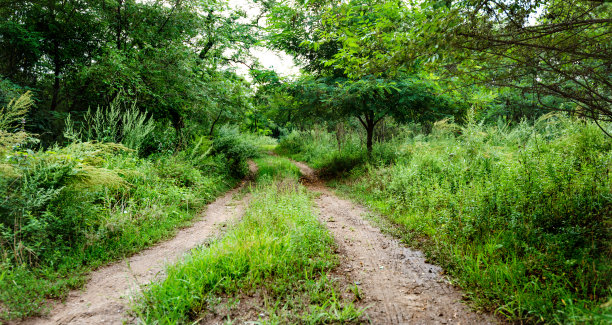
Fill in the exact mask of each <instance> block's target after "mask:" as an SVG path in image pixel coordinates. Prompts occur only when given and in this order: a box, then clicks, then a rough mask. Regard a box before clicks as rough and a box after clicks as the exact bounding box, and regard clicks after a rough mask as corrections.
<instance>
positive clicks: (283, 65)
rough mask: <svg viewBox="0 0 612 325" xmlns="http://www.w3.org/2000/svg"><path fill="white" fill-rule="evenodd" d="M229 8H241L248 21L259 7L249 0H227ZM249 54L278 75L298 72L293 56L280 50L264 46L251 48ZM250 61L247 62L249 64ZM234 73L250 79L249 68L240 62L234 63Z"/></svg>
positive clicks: (263, 20) (256, 12)
mask: <svg viewBox="0 0 612 325" xmlns="http://www.w3.org/2000/svg"><path fill="white" fill-rule="evenodd" d="M228 3H229V6H230V8H234V9H241V10H243V11H244V12H246V14H247V17H248V19H247V20H248V21H250V20H251V19H253V18H255V17H257V15H259V14H260V10H259V7H258V6H257V5H256V4H254V3H253V2H252V1H250V0H228ZM261 23H265V19H263V18H262V19H261V20H260V24H261ZM251 54H252V55H253V56H254V57H255V58H257V59H258V60H259V63H260V64H261V65H262V66H263V67H264V68H266V69H273V70H274V71H276V73H278V74H279V75H280V76H283V77H290V76H295V75H297V74H299V73H300V69H299V67H297V66H296V65H295V64H294V62H293V58H292V57H291V56H290V55H288V54H287V53H284V52H282V51H272V50H269V49H266V48H264V47H256V48H253V49H251ZM250 63H251V62H249V64H250ZM234 67H235V68H236V73H238V74H240V75H242V76H244V77H246V78H247V79H249V80H250V76H249V70H248V68H247V67H246V66H244V65H242V64H234Z"/></svg>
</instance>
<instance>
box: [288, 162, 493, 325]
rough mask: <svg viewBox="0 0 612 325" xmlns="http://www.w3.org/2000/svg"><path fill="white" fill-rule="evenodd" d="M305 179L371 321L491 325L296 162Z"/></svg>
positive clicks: (419, 258)
mask: <svg viewBox="0 0 612 325" xmlns="http://www.w3.org/2000/svg"><path fill="white" fill-rule="evenodd" d="M294 163H295V164H296V165H297V166H298V167H299V168H300V170H301V172H302V174H303V175H304V176H303V183H304V184H305V185H306V186H307V187H308V188H309V189H311V190H313V191H316V192H319V193H321V195H320V196H319V197H318V198H317V199H316V200H315V203H316V205H317V208H318V209H319V218H320V220H321V222H322V223H324V224H325V225H326V226H327V228H328V229H329V231H330V232H331V233H332V235H333V236H334V238H335V241H336V243H337V245H338V250H339V253H340V255H341V263H340V267H339V268H340V269H339V272H340V273H343V274H344V275H345V276H346V277H347V278H348V279H349V280H350V281H351V282H352V283H354V284H356V285H357V287H358V288H359V292H360V295H361V297H362V301H361V303H360V305H361V304H363V305H364V306H365V307H366V308H367V309H366V313H367V316H368V318H369V320H370V322H371V323H373V324H495V323H498V321H497V320H496V319H495V318H494V317H492V316H490V315H483V314H479V313H476V312H474V311H472V310H471V309H470V308H469V307H468V306H466V305H465V304H464V303H463V302H462V301H461V300H462V294H461V292H460V291H459V290H457V289H456V288H454V287H453V286H452V285H451V284H450V283H449V282H448V281H447V280H446V279H445V278H444V277H443V276H442V274H441V272H442V269H441V268H440V267H439V266H436V265H432V264H429V263H427V262H426V261H425V257H424V255H423V254H422V253H421V252H420V251H417V250H413V249H411V248H409V247H407V246H406V245H404V244H402V243H401V242H400V241H399V240H397V239H395V238H391V237H389V236H387V235H385V234H383V233H382V232H381V231H380V230H379V229H378V228H376V227H374V226H372V225H371V224H370V222H368V221H367V220H365V219H364V218H363V216H364V215H366V214H368V213H370V212H369V211H368V210H367V209H366V208H364V207H361V206H359V205H355V204H354V203H352V202H351V201H348V200H345V199H342V198H339V197H337V196H336V195H335V194H334V193H333V192H332V191H331V190H330V189H328V188H327V187H326V186H325V185H324V184H323V183H322V182H320V181H319V180H318V179H317V177H316V174H315V173H314V171H313V170H312V169H311V168H309V167H308V166H307V165H305V164H303V163H300V162H294Z"/></svg>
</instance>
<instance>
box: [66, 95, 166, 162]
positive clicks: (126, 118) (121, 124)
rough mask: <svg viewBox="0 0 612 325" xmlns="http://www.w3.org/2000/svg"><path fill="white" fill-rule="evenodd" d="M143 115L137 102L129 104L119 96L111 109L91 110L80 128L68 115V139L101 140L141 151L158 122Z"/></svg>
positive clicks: (110, 106)
mask: <svg viewBox="0 0 612 325" xmlns="http://www.w3.org/2000/svg"><path fill="white" fill-rule="evenodd" d="M147 115H148V114H147V112H146V111H145V112H141V111H140V110H139V109H138V107H137V106H136V102H132V103H131V104H126V103H123V102H121V95H118V96H117V97H116V98H115V99H114V100H113V101H112V102H111V103H110V105H109V106H108V107H98V108H97V109H96V110H95V111H92V110H91V109H88V110H87V113H86V114H85V116H84V118H83V121H82V122H81V123H80V125H76V123H75V122H74V121H73V120H72V117H71V116H70V115H68V117H67V118H66V121H65V125H66V128H65V130H64V137H65V138H66V139H68V140H70V141H72V142H75V141H85V142H87V141H97V142H114V143H122V144H123V145H125V146H127V147H128V148H131V149H134V150H136V151H138V150H140V148H141V146H142V145H143V142H144V141H145V138H146V137H147V135H149V134H150V133H151V132H153V129H154V128H155V122H154V121H153V119H151V118H147Z"/></svg>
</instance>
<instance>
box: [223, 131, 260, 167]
mask: <svg viewBox="0 0 612 325" xmlns="http://www.w3.org/2000/svg"><path fill="white" fill-rule="evenodd" d="M212 148H213V150H212V153H213V154H214V155H221V156H223V157H224V158H225V160H226V163H227V165H228V166H229V170H230V174H231V175H232V176H233V177H236V178H242V177H244V176H245V175H247V174H248V172H249V167H248V165H247V160H248V159H250V158H253V157H256V156H258V155H259V152H258V148H257V147H256V146H255V144H253V143H250V142H248V141H247V140H246V139H245V138H244V137H243V136H242V135H241V134H240V132H239V131H238V128H236V127H228V126H222V127H220V128H219V130H218V131H217V134H216V136H215V138H214V140H213V144H212Z"/></svg>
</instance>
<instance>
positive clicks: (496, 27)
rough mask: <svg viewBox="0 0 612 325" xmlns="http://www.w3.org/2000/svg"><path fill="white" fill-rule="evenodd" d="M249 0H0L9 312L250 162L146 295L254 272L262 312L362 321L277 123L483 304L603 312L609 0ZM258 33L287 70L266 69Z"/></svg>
mask: <svg viewBox="0 0 612 325" xmlns="http://www.w3.org/2000/svg"><path fill="white" fill-rule="evenodd" d="M252 5H253V6H255V8H256V9H255V11H251V12H246V11H245V10H240V9H234V8H231V7H230V6H229V4H228V1H226V0H202V1H201V0H181V1H170V0H155V1H135V0H118V1H109V0H44V1H42V0H41V1H39V0H37V1H30V0H17V1H13V0H0V258H1V261H0V321H4V320H6V319H18V318H23V317H27V316H32V315H40V314H42V313H44V312H45V308H46V307H45V304H44V303H43V301H44V300H45V299H47V298H60V299H61V298H63V297H65V296H66V294H67V292H68V290H69V289H71V288H78V287H81V286H82V285H83V284H84V281H85V279H86V275H87V274H88V272H89V271H91V270H92V269H95V268H96V267H99V266H101V265H103V264H105V263H108V262H110V261H113V260H116V259H118V258H122V257H125V256H128V255H130V254H133V253H135V252H137V251H139V250H141V249H143V248H144V247H147V246H150V245H152V244H153V243H155V242H158V241H160V240H162V239H164V238H168V237H169V236H171V235H172V234H173V233H174V232H175V230H176V229H177V227H181V226H184V225H186V224H188V223H189V221H190V220H191V219H192V218H193V217H194V216H195V215H196V213H197V212H198V211H200V210H201V208H202V207H203V206H204V205H205V204H206V203H208V202H210V201H211V200H213V199H214V198H215V197H217V196H218V195H219V194H221V193H223V192H224V191H226V190H228V189H229V188H231V187H232V186H234V185H235V184H236V183H237V182H238V180H240V179H242V178H243V177H245V175H246V174H247V172H248V167H247V161H248V160H249V159H256V163H257V164H258V165H259V174H258V176H257V180H256V182H257V185H256V186H255V188H254V189H253V190H252V192H253V193H252V195H253V200H252V201H251V205H250V206H249V207H248V209H247V214H246V216H245V217H244V220H243V222H241V223H239V224H237V225H234V226H233V227H232V228H231V230H230V231H229V232H228V233H227V234H225V237H223V238H220V239H219V240H217V241H215V242H214V243H212V244H211V245H210V246H209V247H206V248H202V249H199V250H197V251H195V252H193V254H191V255H190V257H188V258H187V259H186V260H185V261H183V262H181V263H179V264H178V265H176V266H173V267H171V268H170V269H169V277H168V279H167V280H166V281H164V282H161V283H159V284H156V285H154V286H152V288H151V290H150V291H148V292H145V293H144V297H143V300H142V301H141V305H139V307H137V310H138V313H139V315H140V316H142V317H143V319H146V320H147V321H151V322H155V321H160V322H176V321H179V322H186V321H192V320H195V319H197V317H199V316H201V315H202V314H205V313H206V312H209V311H210V310H212V309H214V308H215V306H214V301H216V300H215V299H216V298H215V297H219V296H223V297H225V298H231V299H237V298H240V297H241V295H244V294H245V293H253V292H258V293H261V294H264V295H265V297H266V299H268V301H270V302H271V305H270V306H276V307H274V308H279V309H274V308H272V309H271V310H268V311H267V312H268V313H269V314H270V315H272V316H273V317H271V318H270V319H271V320H273V321H278V322H281V323H282V322H312V323H317V322H319V323H329V322H342V321H348V320H356V319H358V318H359V315H361V312H362V311H360V310H356V309H355V308H354V307H353V306H352V305H351V304H350V303H348V302H346V301H341V299H340V300H339V298H338V297H337V295H336V291H335V290H336V288H335V287H334V284H333V283H330V282H327V281H329V279H328V278H327V276H326V274H327V272H329V271H330V270H332V268H333V267H334V266H335V265H336V257H335V255H334V252H333V247H332V246H333V245H332V242H331V238H330V237H329V234H328V233H327V232H325V231H324V229H323V228H321V226H320V225H319V224H318V223H317V222H316V220H315V218H314V215H313V214H312V212H311V211H310V207H311V199H310V196H309V194H308V193H307V192H306V191H305V189H304V188H302V187H301V186H300V185H297V184H296V181H295V179H296V178H297V175H298V171H297V169H296V168H295V167H294V166H293V165H291V163H290V162H289V161H288V160H287V159H284V158H279V157H267V156H263V155H262V153H264V152H267V151H270V150H273V149H274V147H275V145H276V143H277V142H279V143H280V145H279V146H278V147H277V148H276V149H275V150H276V152H277V153H278V154H280V155H287V156H290V157H291V158H293V159H297V160H302V161H306V162H308V163H309V164H311V166H312V167H315V168H316V169H317V170H318V171H319V174H320V175H321V176H322V177H324V178H325V179H327V180H329V181H330V184H332V185H334V186H336V188H337V189H338V191H340V192H342V193H345V194H346V195H348V196H350V197H353V198H357V199H359V200H360V201H364V202H367V203H368V204H369V205H370V206H372V207H373V208H375V209H377V210H378V211H379V212H380V213H381V215H382V216H383V217H384V218H385V219H388V220H389V221H391V222H392V224H393V226H391V228H393V229H390V230H392V232H393V233H394V234H396V235H399V236H401V237H403V238H404V239H405V240H406V242H407V243H408V244H411V245H415V246H418V247H420V248H422V249H423V250H425V251H426V252H427V253H428V254H429V256H430V257H431V258H432V259H434V260H435V261H436V262H437V263H438V264H440V265H442V266H443V267H444V268H445V270H446V272H447V273H448V274H449V275H450V276H451V278H452V279H453V280H454V281H455V283H457V284H458V285H459V286H460V287H462V288H463V289H465V290H466V292H468V294H469V297H470V299H471V301H472V303H473V304H474V306H475V307H476V308H482V309H486V310H489V311H493V312H495V313H497V314H498V315H500V316H501V317H504V318H506V319H508V320H511V321H517V322H531V323H538V322H545V323H580V322H601V323H606V322H610V321H611V318H612V316H611V315H612V309H611V308H612V302H611V299H612V287H611V284H612V270H611V268H610V265H611V264H612V263H611V252H612V241H611V235H612V234H611V233H610V229H611V228H610V223H611V222H612V221H611V219H610V217H611V215H612V213H611V211H612V175H611V174H610V170H611V167H612V140H611V139H612V136H611V135H612V99H611V98H612V85H611V83H610V76H611V75H612V59H611V58H612V32H611V30H612V16H611V15H612V4H611V3H610V2H607V1H587V0H571V1H567V0H564V1H561V0H545V1H541V0H534V1H527V0H508V1H486V0H452V1H450V0H444V1H439V0H419V1H417V0H414V1H413V0H406V1H390V0H348V1H341V2H339V1H333V0H316V1H305V0H286V1H280V0H261V1H253V3H252ZM258 47H266V48H268V49H272V50H277V51H282V52H284V53H286V54H289V55H290V56H292V57H293V59H294V63H295V64H296V65H298V66H299V68H300V73H299V74H298V75H295V76H289V77H283V76H282V75H281V74H279V73H277V72H276V71H273V70H270V69H264V68H263V67H262V65H261V64H259V62H258V60H257V58H255V57H254V55H253V54H252V53H251V52H252V51H251V50H252V49H255V48H258ZM237 66H240V67H243V68H244V69H245V71H246V72H245V71H242V70H240V69H237ZM268 136H272V137H274V138H276V139H272V138H270V137H268ZM291 206H294V208H291V209H290V208H289V207H291ZM281 212H282V213H281ZM272 238H275V239H276V240H271V239H272ZM306 242H308V244H305V243H306ZM261 261H265V262H266V263H263V262H262V263H260V262H261ZM313 261H314V262H313ZM311 262H312V263H311ZM315 262H316V263H315ZM196 266H197V267H196ZM203 268H207V269H210V270H214V272H209V273H207V274H206V276H207V277H203V276H204V275H203V274H202V272H203ZM303 270H306V271H308V272H302V273H300V272H297V271H303ZM288 283H293V284H291V285H289V284H288ZM275 288H276V289H275ZM194 293H197V294H194ZM292 293H293V294H292ZM297 296H300V297H302V298H303V297H310V298H309V299H310V300H309V301H305V300H301V299H302V298H298V297H297ZM176 297H180V299H175V298H176ZM272 302H273V303H272ZM312 306H316V307H313V308H314V309H309V308H311V307H312Z"/></svg>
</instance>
